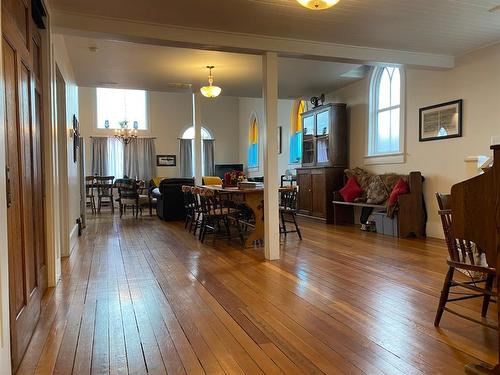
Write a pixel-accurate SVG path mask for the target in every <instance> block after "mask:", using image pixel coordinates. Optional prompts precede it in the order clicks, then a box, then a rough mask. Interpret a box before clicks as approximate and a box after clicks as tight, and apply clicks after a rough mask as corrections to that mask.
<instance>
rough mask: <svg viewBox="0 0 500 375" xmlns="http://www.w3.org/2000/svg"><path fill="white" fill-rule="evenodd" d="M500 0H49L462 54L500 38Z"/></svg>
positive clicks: (115, 12) (253, 30)
mask: <svg viewBox="0 0 500 375" xmlns="http://www.w3.org/2000/svg"><path fill="white" fill-rule="evenodd" d="M497 5H500V0H341V1H340V3H339V4H338V5H336V6H334V7H333V8H331V9H329V10H326V11H321V12H314V11H310V10H307V9H305V8H303V7H301V6H300V5H299V4H298V3H297V2H296V0H216V1H206V0H176V1H174V0H168V1H166V0H142V1H141V2H139V1H137V0H104V1H103V0H51V6H52V7H53V8H54V9H58V10H65V11H71V12H79V13H86V14H92V15H101V16H108V17H116V18H126V19H129V20H135V21H143V22H147V23H156V24H169V25H178V26H184V27H196V28H206V29H214V30H221V31H233V32H242V33H250V34H259V35H272V36H279V37H287V38H296V39H304V40H315V41H323V42H332V43H341V44H347V45H355V46H366V47H376V48H385V49H396V50H405V51H418V52H427V53H436V54H445V55H454V56H457V55H460V54H463V53H465V52H467V51H469V50H472V49H476V48H479V47H481V46H484V45H488V44H491V43H494V42H497V41H499V40H500V12H489V9H491V8H493V7H494V6H497Z"/></svg>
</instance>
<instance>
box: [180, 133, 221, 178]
mask: <svg viewBox="0 0 500 375" xmlns="http://www.w3.org/2000/svg"><path fill="white" fill-rule="evenodd" d="M181 138H182V139H191V140H192V141H193V142H194V126H191V127H189V128H187V129H186V130H185V131H184V133H182V137H181ZM201 139H202V140H206V139H214V138H213V136H212V134H211V133H210V131H209V130H208V129H206V128H204V127H201ZM192 145H193V143H192ZM191 150H192V156H191V172H190V173H188V176H190V175H193V174H194V164H195V162H196V160H195V155H194V147H192V148H191ZM201 160H205V143H204V142H201ZM181 168H182V167H181ZM206 168H207V167H206V166H205V163H202V165H201V174H202V175H205V169H206Z"/></svg>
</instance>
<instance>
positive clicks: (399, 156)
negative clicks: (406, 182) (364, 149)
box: [364, 152, 405, 165]
mask: <svg viewBox="0 0 500 375" xmlns="http://www.w3.org/2000/svg"><path fill="white" fill-rule="evenodd" d="M404 162H405V154H404V153H403V152H396V153H392V154H380V155H366V156H365V161H364V163H365V165H377V164H403V163H404Z"/></svg>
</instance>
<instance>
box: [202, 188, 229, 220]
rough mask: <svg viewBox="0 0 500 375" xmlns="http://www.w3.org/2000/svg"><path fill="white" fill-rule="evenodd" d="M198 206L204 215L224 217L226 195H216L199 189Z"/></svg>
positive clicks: (213, 192)
mask: <svg viewBox="0 0 500 375" xmlns="http://www.w3.org/2000/svg"><path fill="white" fill-rule="evenodd" d="M200 190H201V192H200V204H201V209H202V212H203V213H204V214H205V215H212V216H219V215H224V212H225V208H226V204H225V203H226V200H227V196H228V194H218V193H216V192H215V191H213V190H211V189H204V188H200Z"/></svg>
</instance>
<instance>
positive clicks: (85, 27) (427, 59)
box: [52, 10, 455, 69]
mask: <svg viewBox="0 0 500 375" xmlns="http://www.w3.org/2000/svg"><path fill="white" fill-rule="evenodd" d="M52 21H53V24H54V31H55V32H59V33H63V34H72V35H79V36H86V37H93V38H97V39H109V40H118V41H126V42H134V43H144V44H151V45H162V46H169V47H181V48H195V49H203V50H213V51H222V52H236V53H248V54H258V55H261V54H262V53H264V52H266V51H270V52H276V53H278V55H279V56H282V57H296V58H304V59H319V60H327V61H334V62H348V63H354V64H369V65H374V64H396V65H406V66H413V67H425V68H438V69H449V68H453V67H454V66H455V58H454V57H453V56H448V55H438V54H429V53H421V52H411V51H400V50H390V49H381V48H371V47H359V46H350V45H344V44H335V43H325V42H316V41H307V40H298V39H288V38H279V37H271V36H262V35H253V34H242V33H233V32H225V31H217V30H207V29H194V28H185V27H180V26H170V25H160V24H152V23H146V22H138V21H134V20H128V19H117V18H110V17H102V16H95V15H87V14H81V13H73V12H67V11H58V10H55V11H54V12H53V16H52Z"/></svg>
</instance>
